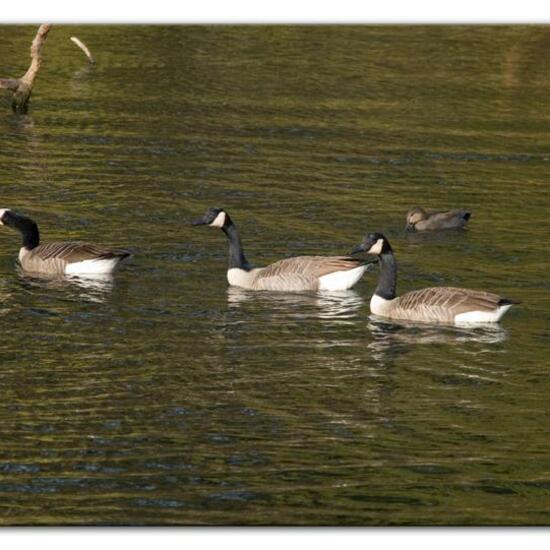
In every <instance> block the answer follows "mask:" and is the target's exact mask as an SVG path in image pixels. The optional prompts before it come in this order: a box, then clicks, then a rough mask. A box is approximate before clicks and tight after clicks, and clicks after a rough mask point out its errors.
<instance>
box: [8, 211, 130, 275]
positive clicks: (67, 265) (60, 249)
mask: <svg viewBox="0 0 550 550" xmlns="http://www.w3.org/2000/svg"><path fill="white" fill-rule="evenodd" d="M0 225H7V226H8V227H11V228H12V229H15V230H16V231H19V232H20V233H21V236H22V238H23V246H22V247H21V249H20V250H19V263H20V264H21V267H22V268H23V270H24V271H27V272H30V273H41V274H46V275H97V274H105V273H111V272H112V271H114V269H115V268H116V267H117V265H118V264H119V262H121V261H122V260H124V259H125V258H128V257H129V256H130V253H129V252H126V251H125V250H115V249H110V248H106V247H103V246H98V245H95V244H91V243H86V242H76V241H68V242H53V243H47V244H40V233H39V231H38V226H37V225H36V223H35V222H34V221H33V220H31V219H30V218H28V217H26V216H22V215H20V214H16V213H15V212H12V211H11V210H9V209H0Z"/></svg>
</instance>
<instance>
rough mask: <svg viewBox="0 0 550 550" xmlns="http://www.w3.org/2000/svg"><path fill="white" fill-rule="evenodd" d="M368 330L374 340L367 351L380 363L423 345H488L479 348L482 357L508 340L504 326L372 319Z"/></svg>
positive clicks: (368, 323)
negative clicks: (452, 324)
mask: <svg viewBox="0 0 550 550" xmlns="http://www.w3.org/2000/svg"><path fill="white" fill-rule="evenodd" d="M366 327H367V329H368V330H369V331H370V334H371V336H372V340H371V341H370V342H369V344H368V346H367V347H368V349H369V350H370V352H371V353H372V354H373V357H374V358H375V359H376V360H377V361H387V360H388V359H391V360H394V359H395V358H396V356H400V355H404V354H407V353H409V352H411V351H414V350H416V349H417V347H418V346H422V345H427V346H434V345H435V346H437V345H440V346H458V347H462V346H464V345H465V344H469V343H476V344H484V346H482V347H480V348H479V353H483V352H484V351H488V350H489V349H490V348H488V347H487V346H492V345H494V344H500V343H502V342H504V341H505V340H506V339H507V338H508V333H507V331H506V329H504V328H503V327H502V326H500V325H491V324H487V325H478V326H476V327H471V328H470V327H455V326H447V325H430V324H418V323H411V322H406V321H403V322H401V323H399V324H397V323H392V322H391V321H388V320H385V319H383V318H381V317H377V316H375V315H370V317H369V320H368V322H367V325H366Z"/></svg>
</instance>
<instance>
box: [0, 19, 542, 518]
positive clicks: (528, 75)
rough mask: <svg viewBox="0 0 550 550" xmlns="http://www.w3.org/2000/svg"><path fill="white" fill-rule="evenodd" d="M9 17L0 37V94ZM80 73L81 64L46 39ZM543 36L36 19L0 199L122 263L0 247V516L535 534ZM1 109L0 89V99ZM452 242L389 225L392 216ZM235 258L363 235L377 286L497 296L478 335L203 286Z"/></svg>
mask: <svg viewBox="0 0 550 550" xmlns="http://www.w3.org/2000/svg"><path fill="white" fill-rule="evenodd" d="M35 30H36V28H35V27H10V26H4V27H2V28H0V76H2V77H8V76H18V75H20V74H22V73H23V72H24V71H25V70H26V67H27V63H28V47H29V45H30V42H31V40H32V38H33V36H34V33H35ZM72 35H76V36H78V37H79V38H80V39H82V40H83V41H84V42H86V43H87V45H88V46H89V47H90V49H91V51H92V53H93V55H94V57H95V58H96V60H97V64H96V65H95V66H91V67H90V66H88V65H87V64H86V59H85V58H84V56H83V55H82V53H81V52H80V51H79V50H78V49H77V48H76V47H75V46H74V44H72V43H71V42H70V41H69V37H70V36H72ZM549 45H550V30H549V29H548V28H547V27H537V26H531V27H527V26H523V27H482V26H478V27H473V26H463V27H456V26H455V27H449V26H447V27H367V26H363V27H361V26H339V27H336V26H333V27H331V26H317V27H304V26H295V27H289V26H286V27H285V26H282V27H274V26H263V27H262V26H248V27H235V26H171V27H169V26H79V27H69V26H60V25H56V26H54V27H53V28H52V31H51V32H50V35H49V36H48V39H47V42H46V45H45V49H44V65H43V67H42V69H41V72H40V73H39V76H38V79H37V81H36V86H35V90H34V92H33V96H32V98H31V105H30V111H29V114H28V115H27V116H14V115H12V114H11V112H10V110H9V102H8V98H7V97H6V98H5V101H4V102H0V107H1V108H0V183H1V186H2V187H1V189H2V196H1V204H0V207H2V208H13V209H15V210H17V211H21V212H24V213H26V214H28V215H31V216H33V217H34V218H35V219H36V221H37V222H38V223H39V225H40V228H41V232H42V236H43V238H44V240H45V241H51V240H59V239H79V240H90V241H92V242H97V243H101V244H105V245H112V246H119V247H126V248H128V249H130V250H131V251H132V252H133V253H134V254H135V256H134V258H133V259H132V260H131V261H130V262H129V263H128V264H127V265H126V266H124V268H123V269H121V270H120V272H119V273H117V274H116V277H115V278H114V279H111V280H110V279H107V280H103V281H94V282H90V281H81V280H73V281H66V280H43V279H37V278H29V277H26V276H25V275H23V274H21V273H20V272H19V271H18V270H17V268H16V262H15V260H16V257H17V251H18V247H19V238H18V236H17V235H16V234H14V233H12V232H11V231H10V230H9V229H7V228H2V231H1V232H0V297H1V299H0V333H1V334H2V347H1V357H0V391H1V392H2V399H1V400H0V494H1V495H2V498H1V499H0V523H1V524H4V525H14V524H34V525H45V524H48V525H49V524H63V525H74V524H79V525H96V524H116V525H120V524H130V525H138V524H149V525H150V524H161V525H168V524H180V525H181V524H194V525H212V524H241V525H242V524H247V525H256V524H277V525H280V524H299V525H334V524H337V525H380V524H392V525H393V524H429V525H442V524H454V525H456V524H486V525H493V524H500V525H502V524H507V525H508V524H514V525H516V524H521V525H525V524H548V523H549V517H550V515H549V514H550V438H548V434H547V431H548V430H547V424H548V410H549V405H548V396H549V395H550V361H549V359H548V350H549V345H550V329H549V324H548V323H549V321H550V313H549V305H550V285H549V282H548V273H549V268H550V265H549V260H548V254H547V242H548V232H549V231H548V230H549V222H548V212H549V210H548V206H549V204H548V189H547V187H548V185H547V183H548V179H549V178H550V132H549V127H550V126H549V119H550V94H549V93H548V90H549V89H550V61H549V58H548V55H547V52H548V47H549ZM2 97H4V96H2ZM415 204H420V205H422V206H424V207H427V208H433V209H438V208H448V207H467V208H471V209H472V211H473V216H472V220H471V223H470V226H469V228H468V229H467V230H465V231H459V232H445V233H440V234H433V235H406V234H405V233H404V226H405V213H406V211H407V210H408V208H410V207H411V206H413V205H415ZM211 206H221V207H224V208H226V209H227V210H228V211H229V212H230V213H231V215H232V217H233V218H234V220H235V221H236V223H237V224H238V225H239V227H240V229H241V233H242V237H243V242H244V245H245V249H246V252H247V255H248V257H249V259H250V260H251V261H252V262H253V263H255V264H256V265H264V264H266V263H268V262H271V261H275V260H277V259H280V258H283V257H286V256H292V255H301V254H327V255H328V254H342V253H347V252H349V250H351V248H352V247H353V246H355V245H356V244H357V243H358V242H359V241H360V239H361V238H362V236H363V234H364V233H365V232H367V231H383V232H384V233H385V234H386V235H387V236H388V238H389V239H390V241H391V243H392V245H393V247H394V249H395V251H396V255H397V259H398V262H399V268H400V271H399V284H398V291H399V292H405V291H407V290H412V289H415V288H420V287H423V286H433V285H452V286H464V287H471V288H478V289H485V290H489V291H495V292H498V293H500V294H502V295H504V296H509V297H512V298H516V299H519V300H522V301H523V304H522V305H521V306H519V307H514V308H513V309H512V310H511V311H510V313H509V314H508V315H507V316H506V317H505V318H504V322H503V323H502V326H501V327H500V328H498V327H497V328H494V329H478V330H470V329H455V328H441V327H418V326H411V325H403V326H399V325H393V324H388V323H386V322H384V321H382V320H380V319H373V318H370V315H369V307H368V302H369V299H370V295H371V293H372V291H373V289H374V286H375V281H376V276H377V272H376V270H373V271H371V272H369V273H367V274H366V276H365V277H364V279H363V281H361V282H360V284H358V285H357V286H356V287H355V288H354V289H353V290H351V291H349V292H345V293H335V294H325V293H320V294H307V293H306V294H298V295H293V294H270V293H260V294H255V293H251V292H246V291H242V290H239V289H231V288H228V287H227V284H226V280H225V269H226V262H227V257H226V254H227V245H226V243H225V241H224V236H223V234H222V233H221V232H220V231H218V230H213V229H210V228H205V227H200V228H196V227H195V228H192V227H191V226H190V225H189V222H190V221H191V220H192V219H193V218H195V217H197V216H199V215H201V214H202V213H203V212H204V211H205V210H206V209H207V208H209V207H211Z"/></svg>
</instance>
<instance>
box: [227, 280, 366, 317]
mask: <svg viewBox="0 0 550 550" xmlns="http://www.w3.org/2000/svg"><path fill="white" fill-rule="evenodd" d="M227 303H228V305H229V307H242V306H243V305H245V304H250V305H258V306H261V307H263V308H266V309H267V310H269V312H270V314H272V315H273V316H274V317H278V316H282V317H285V316H288V317H300V318H310V317H318V318H319V319H327V320H346V319H353V318H354V317H356V316H357V315H358V312H359V310H360V309H361V308H362V307H363V306H364V304H365V301H364V299H363V297H362V296H361V295H360V294H359V293H357V292H356V291H355V290H345V291H338V292H327V291H322V292H269V291H254V290H247V289H244V288H239V287H236V286H230V287H228V288H227Z"/></svg>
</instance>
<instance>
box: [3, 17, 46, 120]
mask: <svg viewBox="0 0 550 550" xmlns="http://www.w3.org/2000/svg"><path fill="white" fill-rule="evenodd" d="M50 28H51V25H49V24H48V25H40V27H39V28H38V32H37V33H36V36H35V37H34V40H33V41H32V44H31V64H30V66H29V68H28V69H27V72H26V73H25V74H24V75H23V76H22V77H21V78H3V79H0V88H6V89H8V90H11V91H12V92H13V98H12V101H11V108H12V109H13V111H14V112H15V113H26V112H27V109H28V104H29V98H30V97H31V93H32V87H33V85H34V79H35V78H36V74H37V73H38V70H39V69H40V66H41V65H42V46H43V45H44V41H45V40H46V38H47V36H48V32H50Z"/></svg>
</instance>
